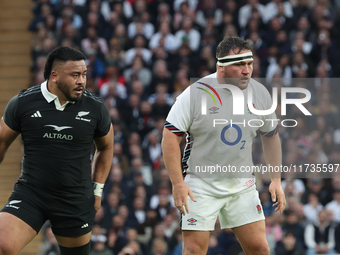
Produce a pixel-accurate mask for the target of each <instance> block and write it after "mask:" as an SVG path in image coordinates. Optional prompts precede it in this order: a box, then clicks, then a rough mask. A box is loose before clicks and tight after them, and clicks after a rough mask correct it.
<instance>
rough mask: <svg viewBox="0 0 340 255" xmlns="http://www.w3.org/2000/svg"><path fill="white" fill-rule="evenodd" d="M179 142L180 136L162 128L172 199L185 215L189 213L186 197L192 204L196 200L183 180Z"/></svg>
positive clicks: (164, 156)
mask: <svg viewBox="0 0 340 255" xmlns="http://www.w3.org/2000/svg"><path fill="white" fill-rule="evenodd" d="M181 140H182V137H181V136H177V135H175V134H174V133H172V132H171V131H170V130H168V129H167V128H164V130H163V139H162V150H163V158H164V163H165V166H166V169H167V170H168V172H169V176H170V180H171V183H172V195H173V197H174V201H175V206H176V207H177V208H178V209H179V210H180V211H181V213H183V215H185V211H186V212H189V207H188V196H190V198H191V199H192V200H193V201H194V202H196V200H195V197H194V195H193V193H192V191H191V189H190V188H189V187H188V185H187V184H186V183H185V182H184V179H183V174H182V168H181V151H180V147H179V144H180V142H181ZM183 205H184V207H185V210H184V208H183Z"/></svg>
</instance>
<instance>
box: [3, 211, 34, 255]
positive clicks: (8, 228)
mask: <svg viewBox="0 0 340 255" xmlns="http://www.w3.org/2000/svg"><path fill="white" fill-rule="evenodd" d="M36 235H37V232H36V231H35V230H34V229H33V228H32V227H31V226H30V225H28V224H27V223H26V222H24V221H23V220H21V219H19V218H18V217H16V216H14V215H12V214H10V213H7V212H1V213H0V254H2V253H1V252H3V254H4V255H7V254H8V255H15V254H18V253H19V252H20V251H21V250H22V249H23V248H24V247H25V246H26V245H27V244H28V243H29V242H30V241H31V240H32V239H33V238H34V237H35V236H36Z"/></svg>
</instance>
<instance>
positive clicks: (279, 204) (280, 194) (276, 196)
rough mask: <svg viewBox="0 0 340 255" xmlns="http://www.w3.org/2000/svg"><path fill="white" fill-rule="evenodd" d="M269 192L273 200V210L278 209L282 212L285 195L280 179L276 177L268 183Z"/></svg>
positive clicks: (284, 204) (284, 205)
mask: <svg viewBox="0 0 340 255" xmlns="http://www.w3.org/2000/svg"><path fill="white" fill-rule="evenodd" d="M269 192H270V194H271V196H272V201H273V202H274V204H273V207H276V208H275V212H277V211H280V213H282V212H283V210H284V209H285V207H286V197H285V193H284V191H283V189H282V185H281V179H278V178H277V179H273V180H272V182H271V183H270V185H269Z"/></svg>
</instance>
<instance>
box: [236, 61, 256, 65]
mask: <svg viewBox="0 0 340 255" xmlns="http://www.w3.org/2000/svg"><path fill="white" fill-rule="evenodd" d="M253 63H254V61H250V62H249V63H247V62H244V61H240V62H237V63H235V65H237V64H239V65H249V64H253Z"/></svg>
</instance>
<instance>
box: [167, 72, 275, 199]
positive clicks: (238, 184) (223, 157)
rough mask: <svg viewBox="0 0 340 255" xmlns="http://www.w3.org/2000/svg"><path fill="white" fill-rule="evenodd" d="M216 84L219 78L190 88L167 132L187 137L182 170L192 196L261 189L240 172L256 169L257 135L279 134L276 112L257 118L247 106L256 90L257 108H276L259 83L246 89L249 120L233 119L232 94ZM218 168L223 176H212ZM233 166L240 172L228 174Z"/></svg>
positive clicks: (208, 78)
mask: <svg viewBox="0 0 340 255" xmlns="http://www.w3.org/2000/svg"><path fill="white" fill-rule="evenodd" d="M216 84H217V80H216V73H214V74H211V75H209V76H206V77H204V78H202V79H201V80H199V81H197V82H195V83H194V84H192V85H190V86H189V87H188V88H187V89H186V90H185V91H183V93H182V94H181V95H179V96H178V97H177V99H176V102H175V103H174V105H173V106H172V108H171V110H170V112H169V115H168V117H167V119H166V123H165V127H166V128H168V129H169V130H170V131H172V132H173V133H175V134H176V135H179V136H183V135H184V134H185V133H186V134H187V144H186V147H185V151H184V154H183V159H182V168H183V176H185V182H186V183H187V184H188V186H189V187H190V188H191V189H192V191H193V192H197V193H201V194H205V195H212V196H225V195H230V194H235V193H238V192H241V191H243V190H245V189H247V188H253V189H254V188H255V177H254V175H253V174H252V172H248V173H240V170H243V171H244V170H245V168H244V167H245V166H253V161H252V139H253V138H254V137H255V136H256V132H257V131H259V132H260V134H261V135H265V136H273V135H275V134H276V133H277V132H278V125H277V123H278V122H277V120H276V119H277V118H276V115H275V113H272V114H270V115H264V116H263V115H255V114H253V113H251V112H250V110H249V109H248V107H247V102H248V90H249V88H250V87H251V88H252V92H253V93H252V102H253V106H254V107H255V109H257V110H267V109H270V108H271V106H272V100H271V96H270V94H269V92H268V91H267V89H266V88H265V87H264V86H263V85H262V84H260V83H259V82H257V81H255V80H254V79H250V81H249V84H248V87H247V88H246V89H244V90H242V93H243V95H244V115H233V97H232V94H231V92H230V91H229V90H226V89H223V88H216V86H215V85H216ZM202 95H203V96H204V97H205V98H206V110H205V111H206V114H205V115H204V114H202ZM203 112H204V111H203ZM269 119H271V120H274V121H268V120H269ZM214 120H215V121H214ZM261 120H262V122H261ZM231 121H232V126H231V125H230V124H231ZM249 121H250V122H249ZM214 123H215V127H214ZM248 123H249V124H250V125H251V126H253V127H251V126H249V125H248ZM212 166H214V167H215V171H218V173H216V172H214V173H211V172H212V170H213V169H214V168H213V167H212ZM218 166H219V167H220V168H218ZM223 166H224V169H223ZM228 167H229V170H233V171H236V172H232V171H229V170H227V169H228Z"/></svg>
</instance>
